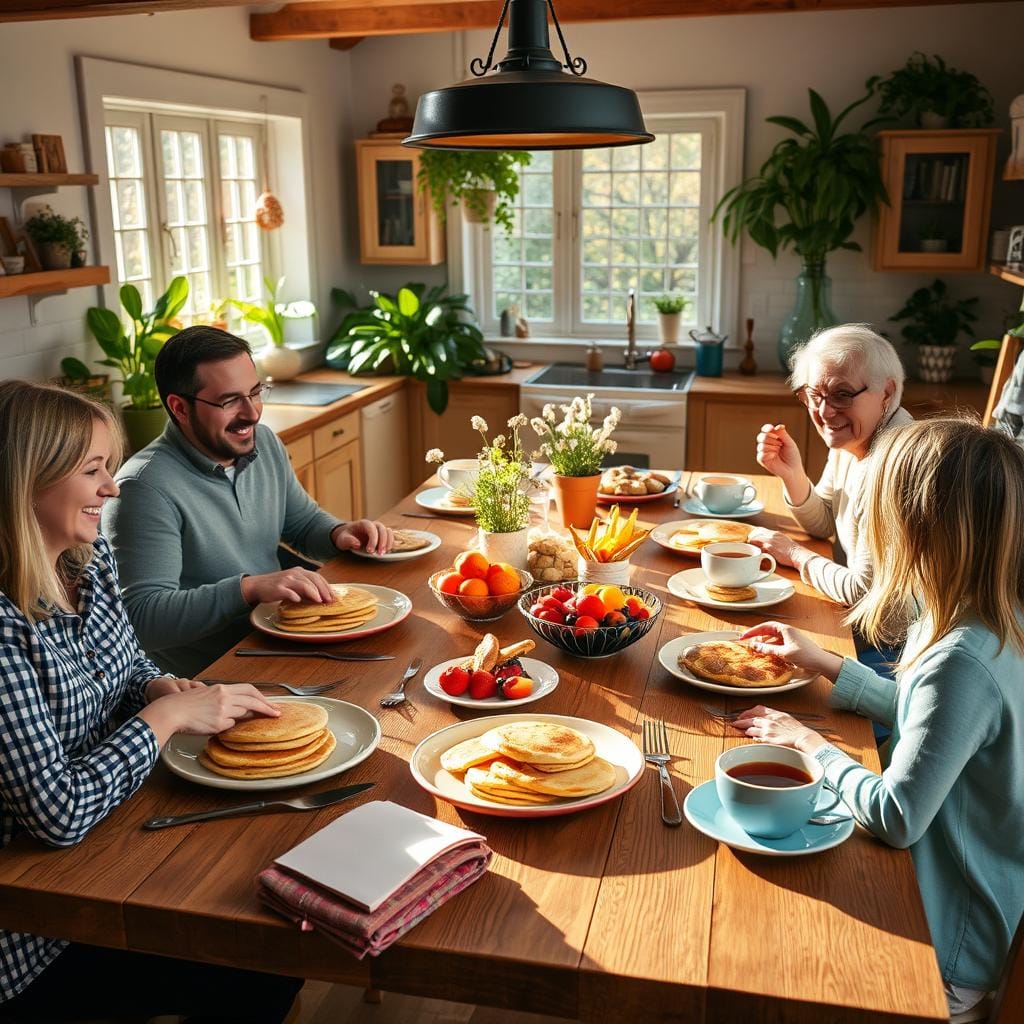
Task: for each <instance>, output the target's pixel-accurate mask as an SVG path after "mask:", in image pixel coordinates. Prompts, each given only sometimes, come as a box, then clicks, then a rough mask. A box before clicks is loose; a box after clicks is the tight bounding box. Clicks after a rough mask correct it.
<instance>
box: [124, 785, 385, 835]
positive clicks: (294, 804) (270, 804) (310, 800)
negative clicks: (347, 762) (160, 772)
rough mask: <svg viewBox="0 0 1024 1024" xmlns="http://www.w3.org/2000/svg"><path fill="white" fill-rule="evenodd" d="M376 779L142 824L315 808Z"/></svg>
mask: <svg viewBox="0 0 1024 1024" xmlns="http://www.w3.org/2000/svg"><path fill="white" fill-rule="evenodd" d="M376 785H377V783H376V782H358V783H356V784H355V785H354V786H344V787H342V788H341V789H329V790H327V791H326V792H325V793H315V794H314V795H313V796H298V797H295V798H294V799H293V800H259V801H257V802H256V803H253V804H239V805H238V806H237V807H222V808H220V809H219V810H216V811H199V812H197V813H196V814H178V815H175V816H173V817H168V818H150V819H149V821H147V822H146V823H145V824H144V825H143V826H142V827H143V828H147V829H150V830H153V829H158V828H168V827H170V826H171V825H191V824H192V823H193V822H195V821H216V820H217V819H218V818H231V817H234V816H235V815H237V814H256V813H257V812H259V811H263V810H268V809H270V808H281V809H282V810H288V811H317V810H319V809H320V808H321V807H330V806H331V804H336V803H338V802H339V801H341V800H347V799H348V798H349V797H350V796H355V795H356V794H357V793H363V792H365V791H366V790H368V789H372V788H373V787H374V786H376Z"/></svg>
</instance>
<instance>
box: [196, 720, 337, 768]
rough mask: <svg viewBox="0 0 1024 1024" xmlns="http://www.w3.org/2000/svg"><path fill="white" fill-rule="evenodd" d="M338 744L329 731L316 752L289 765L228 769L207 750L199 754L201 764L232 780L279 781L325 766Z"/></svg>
mask: <svg viewBox="0 0 1024 1024" xmlns="http://www.w3.org/2000/svg"><path fill="white" fill-rule="evenodd" d="M337 743H338V741H337V740H336V739H335V738H334V733H333V732H330V730H328V731H327V732H326V735H325V736H324V738H323V740H322V742H321V743H320V744H319V745H318V746H317V748H316V750H314V751H313V752H312V753H310V754H308V755H307V756H306V757H304V758H302V759H301V760H299V761H290V762H289V763H288V764H281V765H267V766H264V767H248V768H228V767H226V766H224V765H220V764H217V762H216V761H214V760H213V759H212V758H210V757H209V755H208V754H207V753H206V751H205V750H202V751H200V753H199V763H200V764H201V765H202V766H203V767H204V768H207V769H209V770H210V771H211V772H216V773H217V774H218V775H226V776H227V777H228V778H230V779H277V778H281V777H282V776H285V775H299V774H300V773H302V772H308V771H310V770H311V769H313V768H316V767H317V765H320V764H323V763H324V761H326V760H327V759H328V758H329V757H330V756H331V754H333V753H334V748H335V747H336V746H337Z"/></svg>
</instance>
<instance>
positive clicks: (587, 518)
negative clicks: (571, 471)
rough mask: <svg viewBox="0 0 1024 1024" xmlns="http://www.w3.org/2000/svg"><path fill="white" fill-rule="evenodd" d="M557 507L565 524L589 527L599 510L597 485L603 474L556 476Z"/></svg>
mask: <svg viewBox="0 0 1024 1024" xmlns="http://www.w3.org/2000/svg"><path fill="white" fill-rule="evenodd" d="M554 482H555V508H557V509H558V515H559V516H560V518H561V520H562V525H563V526H579V527H583V528H584V529H585V528H587V527H589V526H590V524H591V523H592V522H593V520H594V513H595V512H596V511H597V485H598V484H599V483H600V482H601V474H600V473H597V474H595V475H594V476H556V477H555V478H554Z"/></svg>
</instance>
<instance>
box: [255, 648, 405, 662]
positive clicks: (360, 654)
mask: <svg viewBox="0 0 1024 1024" xmlns="http://www.w3.org/2000/svg"><path fill="white" fill-rule="evenodd" d="M235 654H236V655H237V656H238V657H239V658H330V659H331V661H393V660H394V657H395V656H394V655H393V654H370V653H368V652H366V651H348V652H346V653H345V654H332V653H331V652H330V651H278V650H270V649H268V648H265V647H236V648H235Z"/></svg>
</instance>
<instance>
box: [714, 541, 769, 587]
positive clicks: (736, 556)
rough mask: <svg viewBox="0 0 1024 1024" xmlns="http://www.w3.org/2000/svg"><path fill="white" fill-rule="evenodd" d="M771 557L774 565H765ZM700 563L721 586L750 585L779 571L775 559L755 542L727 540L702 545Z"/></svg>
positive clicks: (715, 582)
mask: <svg viewBox="0 0 1024 1024" xmlns="http://www.w3.org/2000/svg"><path fill="white" fill-rule="evenodd" d="M765 559H767V560H768V561H769V562H770V563H771V565H770V566H769V567H768V568H767V569H765V568H764V562H765ZM700 564H701V568H702V569H703V570H704V575H705V576H707V578H708V580H710V582H712V583H714V584H716V585H717V586H719V587H749V586H750V584H751V583H757V582H758V581H759V580H763V579H765V578H766V577H768V576H771V574H772V573H773V572H775V559H774V558H772V556H771V555H769V554H767V553H766V552H764V551H762V550H761V549H760V548H759V547H755V545H753V544H740V543H739V542H732V541H729V542H723V543H721V544H708V545H707V546H706V547H704V548H702V549H701V553H700Z"/></svg>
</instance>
